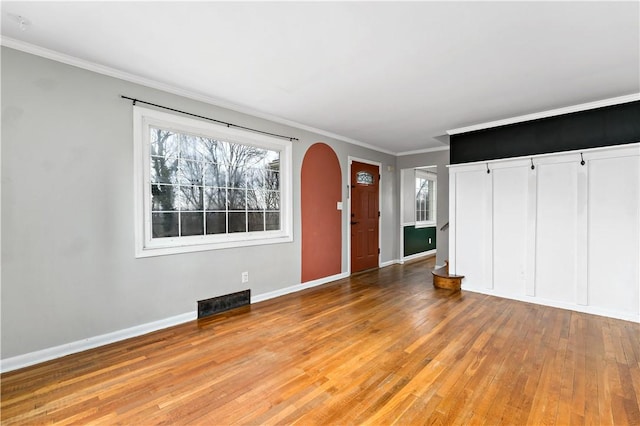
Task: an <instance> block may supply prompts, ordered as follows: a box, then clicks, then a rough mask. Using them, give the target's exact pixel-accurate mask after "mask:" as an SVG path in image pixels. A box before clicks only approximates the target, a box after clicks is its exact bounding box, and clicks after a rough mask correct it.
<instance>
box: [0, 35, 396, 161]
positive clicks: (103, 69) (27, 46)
mask: <svg viewBox="0 0 640 426" xmlns="http://www.w3.org/2000/svg"><path fill="white" fill-rule="evenodd" d="M0 44H1V45H2V46H5V47H8V48H11V49H15V50H19V51H21V52H25V53H30V54H32V55H35V56H40V57H41V58H46V59H51V60H52V61H56V62H60V63H63V64H67V65H71V66H74V67H77V68H81V69H85V70H88V71H92V72H95V73H98V74H102V75H106V76H109V77H113V78H117V79H120V80H124V81H128V82H131V83H135V84H139V85H141V86H145V87H150V88H152V89H157V90H162V91H163V92H167V93H172V94H174V95H178V96H183V97H185V98H189V99H193V100H195V101H199V102H204V103H207V104H210V105H215V106H218V107H221V108H226V109H229V110H232V111H236V112H239V113H242V114H248V115H252V116H254V117H258V118H263V119H265V120H269V121H273V122H274V123H279V124H284V125H286V126H290V127H294V128H296V129H300V130H305V131H307V132H312V133H317V134H319V135H322V136H326V137H329V138H333V139H336V140H339V141H342V142H347V143H350V144H353V145H358V146H361V147H363V148H368V149H372V150H374V151H378V152H382V153H385V154H389V155H398V154H396V153H395V152H393V151H390V150H387V149H384V148H381V147H379V146H375V145H372V144H369V143H366V142H362V141H359V140H356V139H352V138H349V137H347V136H342V135H339V134H337V133H333V132H329V131H327V130H322V129H318V128H316V127H312V126H307V125H306V124H302V123H297V122H295V121H292V120H287V119H286V118H282V117H278V116H276V115H271V114H267V113H264V112H261V111H257V110H254V109H251V108H247V107H243V106H240V105H236V104H233V103H231V102H226V101H223V100H221V99H218V98H214V97H211V96H206V95H202V94H199V93H196V92H192V91H190V90H186V89H183V88H181V87H177V86H173V85H169V84H166V83H161V82H159V81H156V80H152V79H149V78H145V77H141V76H138V75H135V74H131V73H128V72H125V71H121V70H118V69H116V68H111V67H107V66H104V65H100V64H97V63H94V62H91V61H87V60H84V59H80V58H76V57H74V56H71V55H67V54H65V53H61V52H57V51H55V50H51V49H47V48H44V47H40V46H36V45H34V44H31V43H26V42H24V41H20V40H16V39H14V38H11V37H5V36H2V37H0Z"/></svg>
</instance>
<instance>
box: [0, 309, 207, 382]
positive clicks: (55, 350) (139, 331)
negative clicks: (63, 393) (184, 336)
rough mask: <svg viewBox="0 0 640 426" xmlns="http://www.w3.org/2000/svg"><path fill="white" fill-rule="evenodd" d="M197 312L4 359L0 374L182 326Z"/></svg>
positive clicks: (194, 316)
mask: <svg viewBox="0 0 640 426" xmlns="http://www.w3.org/2000/svg"><path fill="white" fill-rule="evenodd" d="M197 317H198V312H196V311H193V312H187V313H184V314H181V315H176V316H173V317H169V318H165V319H161V320H158V321H153V322H149V323H146V324H141V325H136V326H133V327H129V328H125V329H122V330H117V331H113V332H111V333H106V334H101V335H99V336H92V337H88V338H86V339H82V340H76V341H75V342H70V343H65V344H63V345H59V346H54V347H52V348H46V349H41V350H38V351H34V352H29V353H26V354H24V355H17V356H14V357H11V358H5V359H3V360H1V361H0V372H2V373H5V372H7V371H13V370H17V369H19V368H23V367H28V366H30V365H34V364H39V363H41V362H45V361H50V360H52V359H56V358H61V357H63V356H67V355H71V354H74V353H78V352H82V351H86V350H89V349H93V348H97V347H99V346H104V345H108V344H110V343H114V342H119V341H121V340H125V339H130V338H132V337H138V336H142V335H143V334H147V333H151V332H153V331H157V330H162V329H163V328H169V327H172V326H174V325H179V324H184V323H186V322H189V321H193V320H195V319H197Z"/></svg>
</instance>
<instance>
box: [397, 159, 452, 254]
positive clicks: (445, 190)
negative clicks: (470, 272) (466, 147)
mask: <svg viewBox="0 0 640 426" xmlns="http://www.w3.org/2000/svg"><path fill="white" fill-rule="evenodd" d="M396 164H397V166H398V177H397V181H398V185H400V173H401V172H402V169H408V168H414V167H423V166H438V211H437V213H436V215H437V216H438V218H437V219H438V220H437V227H436V232H437V234H436V250H437V252H436V263H437V264H438V265H444V261H445V260H446V259H448V258H449V231H448V230H445V231H441V230H440V228H441V227H442V226H443V225H444V224H445V223H447V222H449V169H447V166H448V165H449V150H444V151H433V152H426V153H423V154H413V155H404V156H399V157H397V159H396Z"/></svg>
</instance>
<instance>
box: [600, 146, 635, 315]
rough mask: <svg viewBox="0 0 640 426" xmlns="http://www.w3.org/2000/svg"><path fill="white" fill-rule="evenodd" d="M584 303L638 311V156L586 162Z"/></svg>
mask: <svg viewBox="0 0 640 426" xmlns="http://www.w3.org/2000/svg"><path fill="white" fill-rule="evenodd" d="M588 200H589V201H588V203H589V213H588V214H589V225H588V229H589V232H588V235H589V236H588V238H589V250H588V259H589V261H588V281H589V282H588V289H589V298H588V300H589V305H590V306H595V307H598V308H602V309H605V310H611V311H618V312H624V313H627V314H638V313H639V312H640V307H639V306H638V305H639V304H640V302H639V300H640V295H639V294H638V292H639V287H640V285H639V277H638V275H639V272H638V271H639V268H640V266H639V262H640V241H639V239H640V157H637V156H636V157H618V158H605V159H597V160H591V161H589V196H588Z"/></svg>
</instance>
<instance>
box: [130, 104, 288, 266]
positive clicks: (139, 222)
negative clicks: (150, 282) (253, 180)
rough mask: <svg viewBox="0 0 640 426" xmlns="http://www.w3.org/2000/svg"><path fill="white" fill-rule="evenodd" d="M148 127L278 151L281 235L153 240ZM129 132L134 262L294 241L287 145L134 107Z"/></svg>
mask: <svg viewBox="0 0 640 426" xmlns="http://www.w3.org/2000/svg"><path fill="white" fill-rule="evenodd" d="M150 127H160V128H162V129H166V130H171V131H174V132H176V133H188V134H191V135H196V136H202V137H206V138H212V139H216V140H220V141H224V142H229V143H236V144H242V145H249V146H254V147H258V148H263V149H268V150H274V151H278V152H280V230H273V231H247V232H237V233H225V234H208V235H193V236H178V237H164V238H153V237H152V229H151V225H152V223H151V210H152V209H151V165H150V161H149V160H150V157H151V154H150V145H151V141H150ZM133 132H134V134H133V147H134V153H133V159H134V165H133V171H134V191H133V192H134V215H135V218H134V224H135V256H136V257H137V258H139V257H151V256H162V255H169V254H178V253H190V252H197V251H206V250H218V249H226V248H234V247H248V246H255V245H263V244H278V243H287V242H292V241H293V198H292V177H293V174H292V143H291V141H289V140H285V139H279V138H276V137H271V136H268V135H264V134H260V133H255V132H250V131H247V130H242V129H237V128H232V127H226V126H223V125H218V124H214V123H209V122H205V121H202V120H197V119H193V118H188V117H184V116H180V115H176V114H169V113H165V112H161V111H158V110H154V109H149V108H143V107H139V106H134V107H133Z"/></svg>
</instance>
